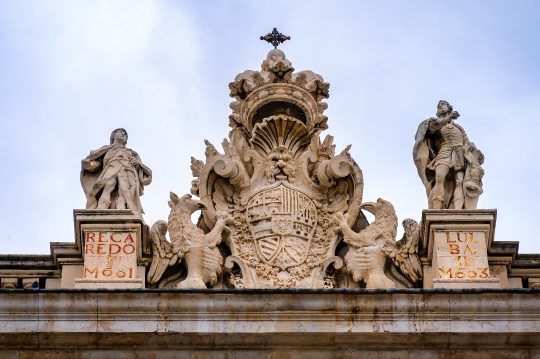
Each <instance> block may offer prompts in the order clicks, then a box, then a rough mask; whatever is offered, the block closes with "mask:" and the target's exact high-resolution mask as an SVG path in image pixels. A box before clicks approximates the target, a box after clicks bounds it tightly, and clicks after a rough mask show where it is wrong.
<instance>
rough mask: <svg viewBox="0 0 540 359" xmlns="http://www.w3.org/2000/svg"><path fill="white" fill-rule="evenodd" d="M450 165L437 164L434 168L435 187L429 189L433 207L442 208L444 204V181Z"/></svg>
mask: <svg viewBox="0 0 540 359" xmlns="http://www.w3.org/2000/svg"><path fill="white" fill-rule="evenodd" d="M449 170H450V167H448V166H447V165H438V166H437V167H436V168H435V187H433V190H431V194H430V196H431V198H432V201H433V208H434V209H443V204H444V182H445V181H446V175H448V171H449Z"/></svg>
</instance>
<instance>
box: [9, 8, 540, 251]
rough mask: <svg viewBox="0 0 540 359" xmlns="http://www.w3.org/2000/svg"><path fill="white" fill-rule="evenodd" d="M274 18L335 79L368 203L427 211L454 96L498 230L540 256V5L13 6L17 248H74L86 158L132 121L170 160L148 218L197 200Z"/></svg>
mask: <svg viewBox="0 0 540 359" xmlns="http://www.w3.org/2000/svg"><path fill="white" fill-rule="evenodd" d="M273 27H277V28H278V30H280V31H282V32H284V33H285V34H287V35H290V36H291V37H292V40H291V41H288V42H287V43H285V44H284V45H283V46H281V48H282V49H283V51H285V53H286V54H287V57H288V58H289V60H291V62H292V63H293V66H294V67H295V68H296V69H297V70H307V69H309V70H313V71H315V72H317V73H319V74H321V75H322V76H323V77H324V79H325V80H326V81H327V82H329V83H330V98H329V99H328V104H329V108H328V110H327V112H326V114H327V115H328V117H329V121H328V123H329V126H330V128H329V130H328V131H327V133H329V134H332V135H333V136H334V137H335V141H336V143H337V146H338V149H339V150H341V149H342V148H343V147H345V146H346V145H348V144H349V143H352V145H353V147H352V149H351V153H352V155H353V157H354V158H355V160H356V161H357V163H358V164H359V165H360V167H361V168H362V170H363V172H364V180H365V189H364V200H365V201H372V200H376V199H377V198H378V197H382V198H384V199H386V200H389V201H390V202H392V203H393V204H394V206H395V207H396V211H397V214H398V216H399V218H400V219H403V218H405V217H411V218H415V219H417V220H419V219H420V217H421V212H422V209H423V208H425V207H426V199H425V193H424V189H423V186H422V184H421V182H420V179H419V178H418V176H417V173H416V169H415V167H414V164H413V162H412V158H411V149H412V145H413V137H414V134H415V132H416V128H417V126H418V124H419V123H420V122H421V121H422V120H424V119H426V118H427V117H430V116H433V115H434V113H435V110H436V105H437V102H438V101H439V100H441V99H445V100H447V101H449V102H450V103H451V104H452V105H453V106H454V109H456V110H457V111H459V112H460V114H461V117H460V118H459V122H460V123H461V124H462V125H463V126H464V127H465V129H466V131H467V133H468V135H469V137H470V139H471V140H472V141H473V142H475V143H476V145H477V147H478V148H480V149H481V150H482V151H483V152H484V154H485V157H486V162H485V164H484V169H485V171H486V175H485V177H484V195H482V197H481V198H480V202H479V207H480V208H497V209H498V218H497V231H496V235H495V239H496V240H500V241H514V240H519V241H520V242H521V244H520V252H521V253H532V252H536V253H538V252H540V243H538V239H537V237H538V235H537V223H538V222H539V219H538V217H539V216H540V210H539V209H538V207H537V206H536V204H537V202H538V200H539V197H540V195H539V193H540V189H539V187H538V180H537V179H538V178H539V177H540V165H539V160H538V159H537V158H536V156H537V155H538V154H539V153H540V141H539V139H538V132H539V130H540V124H539V123H540V121H539V120H538V119H537V118H536V116H537V112H538V109H537V108H538V106H539V105H540V62H539V58H540V56H539V55H540V50H539V49H540V2H538V1H504V2H503V1H493V0H490V1H470V0H468V1H431V0H430V1H414V2H413V1H369V2H368V1H313V0H312V1H295V2H292V1H282V2H280V1H272V2H270V3H268V2H261V1H252V2H244V1H192V2H187V1H156V2H152V1H136V0H130V1H16V2H15V1H13V2H7V1H4V2H1V3H0V122H1V131H0V150H1V153H2V163H1V168H2V171H1V173H2V176H0V245H1V246H0V252H1V253H49V242H50V241H59V242H70V241H73V240H74V237H73V215H72V211H73V209H74V208H83V207H84V204H85V198H84V194H83V191H82V189H81V187H80V183H79V171H80V160H81V159H82V158H84V157H85V156H86V155H87V154H88V152H89V151H90V150H93V149H96V148H98V147H100V146H102V145H104V144H106V143H107V142H108V138H109V135H110V132H111V131H112V130H113V129H115V128H117V127H125V128H126V129H127V131H128V132H129V142H128V147H130V148H133V149H135V150H136V151H137V152H138V153H139V154H140V155H141V158H142V160H143V162H144V163H145V164H147V165H148V166H149V167H150V168H152V170H153V172H154V181H153V183H152V184H151V185H150V186H149V187H147V190H146V192H145V195H144V196H143V197H142V201H143V206H144V208H145V211H146V216H145V218H146V221H147V222H148V223H153V222H154V221H156V220H158V219H166V218H167V216H168V210H169V207H168V205H167V200H168V196H169V195H168V194H169V191H171V190H172V191H174V192H176V193H178V194H179V195H180V194H184V193H188V192H189V188H190V181H191V179H192V178H191V171H190V169H189V163H190V156H195V157H197V158H204V142H203V140H204V139H208V140H209V141H211V142H212V143H214V144H215V145H216V146H217V147H218V148H219V144H220V143H221V142H222V139H223V138H224V137H226V136H227V134H228V131H229V128H228V115H229V113H230V109H229V106H228V105H229V102H230V101H231V99H230V98H229V97H228V94H229V90H228V83H229V82H230V81H232V80H233V79H234V77H235V76H236V75H237V74H238V73H240V72H242V71H244V70H246V69H254V70H258V69H260V64H261V62H262V60H263V59H264V58H265V57H266V53H267V52H268V51H269V50H270V49H271V46H269V45H268V44H266V43H264V42H262V41H260V40H259V36H260V35H263V34H266V33H267V32H269V31H271V30H272V28H273Z"/></svg>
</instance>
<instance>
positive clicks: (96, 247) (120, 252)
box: [64, 210, 145, 289]
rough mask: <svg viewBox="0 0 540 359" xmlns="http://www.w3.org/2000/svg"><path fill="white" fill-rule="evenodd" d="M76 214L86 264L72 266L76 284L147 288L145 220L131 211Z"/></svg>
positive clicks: (77, 285)
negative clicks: (143, 249) (144, 250)
mask: <svg viewBox="0 0 540 359" xmlns="http://www.w3.org/2000/svg"><path fill="white" fill-rule="evenodd" d="M74 216H75V231H76V241H77V244H78V245H79V248H80V250H81V253H82V256H83V263H84V264H83V265H82V268H70V269H71V270H72V272H74V274H72V275H74V276H75V278H74V282H73V284H74V285H73V287H74V288H86V289H88V288H144V287H145V276H144V273H145V267H144V263H142V262H143V261H142V243H143V242H142V237H143V229H144V228H143V226H144V224H143V223H142V221H141V220H140V219H139V218H138V217H137V216H135V215H134V214H133V213H132V212H131V211H130V210H76V211H75V212H74ZM78 267H81V266H78ZM64 268H65V266H64ZM73 269H75V271H73Z"/></svg>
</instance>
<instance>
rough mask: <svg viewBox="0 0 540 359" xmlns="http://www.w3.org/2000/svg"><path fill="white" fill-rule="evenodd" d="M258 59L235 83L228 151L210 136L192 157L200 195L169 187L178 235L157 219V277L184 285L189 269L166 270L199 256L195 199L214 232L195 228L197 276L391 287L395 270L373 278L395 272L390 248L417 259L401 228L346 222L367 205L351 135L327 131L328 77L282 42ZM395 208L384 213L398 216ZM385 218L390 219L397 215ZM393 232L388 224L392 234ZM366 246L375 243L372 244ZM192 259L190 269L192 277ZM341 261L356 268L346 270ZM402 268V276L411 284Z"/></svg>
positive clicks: (245, 284) (232, 284)
mask: <svg viewBox="0 0 540 359" xmlns="http://www.w3.org/2000/svg"><path fill="white" fill-rule="evenodd" d="M261 67H262V69H261V71H250V70H248V71H244V72H243V73H241V74H239V75H238V76H236V78H235V80H234V81H233V82H231V83H230V84H229V88H230V90H231V92H230V95H231V97H233V98H234V99H235V101H233V102H232V103H231V105H230V107H231V109H232V111H233V112H232V114H231V115H230V116H229V123H230V126H231V127H232V130H231V132H230V133H229V137H228V139H224V140H223V142H222V148H223V151H222V152H220V151H218V150H217V149H216V147H215V146H214V145H212V144H211V143H210V142H208V141H205V143H206V151H205V155H206V158H205V160H204V161H201V160H197V159H195V158H193V157H192V158H191V170H192V173H193V176H194V177H195V179H194V180H193V181H192V188H191V193H192V194H193V195H196V196H198V197H199V198H200V201H199V202H193V201H192V202H190V199H189V198H187V197H186V198H184V197H182V199H183V200H182V201H178V200H177V201H176V202H175V199H176V197H175V195H174V196H173V195H171V196H172V197H171V198H172V199H173V201H172V202H174V203H170V205H171V208H172V209H171V215H170V216H169V223H168V225H169V228H170V229H171V243H168V242H166V241H165V240H163V239H162V237H164V235H163V234H162V235H161V236H159V235H158V234H159V233H158V232H159V231H157V230H156V236H154V237H152V240H153V243H154V247H155V248H154V261H155V262H156V263H157V262H159V263H161V264H159V265H155V266H154V267H155V268H154V267H152V268H154V270H151V271H150V272H151V273H150V275H151V278H150V279H151V280H150V279H149V281H150V282H152V283H157V282H159V286H160V287H174V286H179V287H182V285H183V284H182V273H181V271H178V272H177V273H176V274H173V275H171V276H170V277H168V278H165V279H160V278H161V276H162V275H163V273H165V271H166V270H167V267H168V266H174V265H176V264H175V263H177V262H178V261H180V259H181V258H184V257H185V258H187V259H189V258H195V257H194V256H191V257H189V254H190V253H191V252H192V251H194V249H190V248H192V247H193V245H190V244H189V243H192V242H193V243H195V242H194V241H193V239H190V238H191V237H189V236H186V234H185V228H189V225H190V224H189V223H187V219H186V218H188V217H189V216H190V215H191V213H192V212H193V211H194V210H196V209H197V208H198V209H201V210H202V214H201V217H200V218H199V222H198V224H197V228H199V229H200V230H201V231H203V232H204V234H205V235H206V238H207V239H206V240H205V239H204V237H203V234H198V235H197V238H199V242H197V243H200V244H197V246H203V247H204V246H206V247H205V248H207V249H205V250H204V251H202V250H201V252H200V253H201V254H200V255H199V257H197V258H200V259H197V260H195V259H193V260H192V264H191V268H194V267H195V268H196V269H197V271H198V272H199V273H201V274H199V275H197V278H196V279H192V282H193V283H195V282H197V283H198V284H197V285H198V287H201V288H204V287H205V284H201V283H202V282H204V281H207V282H208V283H209V284H210V285H214V284H215V283H218V285H221V286H222V287H229V288H332V287H335V286H336V282H337V281H338V282H340V283H338V284H337V285H338V286H345V287H355V286H356V287H358V284H357V283H355V282H356V281H360V280H364V281H366V282H367V283H368V285H370V286H377V285H379V284H381V283H382V284H381V285H383V286H386V287H388V286H391V285H394V283H397V282H398V281H399V280H398V281H395V280H388V281H384V280H379V279H377V278H383V277H386V276H387V275H386V274H384V273H386V272H388V271H387V267H388V266H387V264H385V263H386V262H385V260H386V258H387V257H392V260H393V261H394V262H396V263H398V264H399V266H400V267H399V268H405V271H409V272H410V273H412V270H411V269H410V268H411V266H407V265H401V263H402V262H403V261H405V262H406V263H405V264H408V263H409V262H407V261H408V258H409V257H410V255H409V252H407V251H409V249H408V248H409V247H410V246H408V245H407V246H408V247H407V248H406V249H403V250H402V251H401V252H399V251H397V250H396V249H395V248H397V247H396V246H395V245H393V244H392V243H395V239H394V238H391V239H389V242H388V243H386V244H384V243H383V244H381V243H375V242H374V241H376V240H377V239H376V238H375V237H373V238H371V237H370V236H369V235H368V234H367V233H368V232H365V233H366V236H367V237H369V238H368V239H367V240H364V237H357V236H355V234H354V231H353V232H352V233H350V232H349V230H351V228H356V229H358V228H360V227H361V224H363V225H364V227H365V225H367V221H366V219H365V217H364V215H363V213H362V212H361V210H360V209H361V204H362V191H363V186H364V183H363V178H362V171H361V170H360V167H359V166H358V165H357V164H356V162H355V161H354V160H353V159H352V157H351V155H350V153H349V149H350V146H348V147H346V148H345V149H344V150H342V151H341V152H340V153H336V146H335V145H334V144H333V137H332V136H330V135H326V137H325V138H324V139H323V140H321V132H323V131H324V130H326V129H327V128H328V125H327V120H328V118H327V117H326V116H325V115H324V114H323V113H324V111H325V110H326V108H327V107H328V106H327V104H326V103H325V102H323V100H324V99H325V98H328V96H329V95H328V88H329V86H330V85H329V84H328V83H326V82H324V80H323V78H322V77H321V76H320V75H318V74H316V73H314V72H312V71H300V72H294V68H293V67H292V64H291V63H290V62H289V60H287V58H286V57H285V54H284V53H283V52H282V51H281V50H277V49H274V50H272V51H270V52H269V53H268V56H267V58H266V59H265V60H264V61H263V63H262V66H261ZM188 196H189V195H188ZM196 206H198V207H196ZM385 211H387V212H389V211H390V212H391V211H393V207H390V206H386V207H385ZM381 213H382V212H381ZM387 214H388V213H383V214H381V216H383V217H385V218H391V217H387ZM182 218H183V219H182ZM396 218H397V217H396ZM380 223H383V222H380ZM385 223H386V222H385ZM415 223H416V222H415ZM359 225H360V226H359ZM395 225H396V226H397V222H396V223H395ZM384 226H385V227H388V228H390V227H392V228H393V226H394V222H388V223H387V224H384ZM376 227H377V226H375V227H373V228H372V230H371V231H370V232H369V233H375V232H376V231H375V230H376ZM156 228H158V227H156ZM159 228H160V227H159ZM164 228H165V227H164ZM362 228H363V227H362ZM392 228H390V229H392ZM415 228H416V227H415ZM360 229H361V228H360ZM165 231H166V229H165ZM222 232H223V234H221V233H222ZM394 232H395V231H392V230H390V231H389V232H388V236H389V238H390V237H391V236H392V233H394ZM193 233H195V232H193ZM415 233H416V232H415ZM219 236H221V237H219ZM366 236H365V237H366ZM192 237H193V236H192ZM379 237H380V236H379ZM416 237H417V236H416V235H415V236H414V238H416ZM411 238H412V236H411ZM409 242H410V241H406V243H409ZM186 243H187V244H186ZM218 245H219V246H220V247H219V251H218V249H217V247H216V246H218ZM367 247H370V248H371V249H370V251H371V252H373V253H375V252H376V254H375V255H372V254H368V252H369V251H368V250H367V249H366V248H367ZM182 248H184V250H180V249H182ZM197 248H199V247H197ZM400 248H401V247H400ZM404 248H405V247H404ZM349 249H351V250H350V251H349ZM185 251H187V252H185ZM371 252H370V253H371ZM156 253H157V254H156ZM185 253H187V254H185ZM411 253H412V252H411ZM413 254H414V253H413ZM220 255H221V256H222V257H223V258H221V256H220ZM403 258H405V259H403ZM187 259H186V260H185V263H187V264H186V267H187V268H186V269H187V272H188V277H187V278H192V277H190V275H191V272H193V269H190V264H189V263H188V260H187ZM416 264H417V263H416V262H415V266H414V268H415V269H417V266H416ZM344 266H347V267H348V268H346V270H344V271H343V270H342V271H341V272H340V270H341V268H342V267H343V268H344ZM199 267H200V268H199ZM375 267H376V268H375ZM374 268H375V269H374ZM385 268H386V269H385ZM390 268H395V267H390ZM353 272H354V273H353ZM383 272H384V273H383ZM204 273H207V274H204ZM336 274H339V276H340V278H338V276H337V275H336ZM205 278H209V279H205ZM220 278H221V279H220ZM370 278H372V279H373V278H376V280H375V281H373V280H371V281H370ZM400 278H401V283H402V284H399V285H401V286H403V285H408V286H411V283H410V282H408V280H407V279H406V278H405V277H403V276H402V275H401V276H400ZM408 278H413V277H411V276H408ZM412 280H413V281H414V280H415V278H413V279H412ZM164 283H165V284H164ZM208 283H206V284H208ZM219 283H221V284H219ZM373 283H374V284H373ZM403 283H405V284H403ZM186 285H188V284H184V287H185V286H186ZM396 285H397V284H396Z"/></svg>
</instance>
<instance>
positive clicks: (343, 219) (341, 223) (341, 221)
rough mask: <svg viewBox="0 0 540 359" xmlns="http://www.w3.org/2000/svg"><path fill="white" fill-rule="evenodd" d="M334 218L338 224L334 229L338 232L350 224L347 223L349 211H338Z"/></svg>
mask: <svg viewBox="0 0 540 359" xmlns="http://www.w3.org/2000/svg"><path fill="white" fill-rule="evenodd" d="M332 219H333V220H334V223H335V224H336V225H337V227H336V228H335V229H334V231H335V232H336V233H338V232H341V231H342V230H343V228H345V227H348V224H347V221H348V219H349V214H348V213H346V214H345V215H344V214H343V213H341V212H336V213H334V215H333V216H332Z"/></svg>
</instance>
